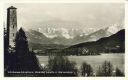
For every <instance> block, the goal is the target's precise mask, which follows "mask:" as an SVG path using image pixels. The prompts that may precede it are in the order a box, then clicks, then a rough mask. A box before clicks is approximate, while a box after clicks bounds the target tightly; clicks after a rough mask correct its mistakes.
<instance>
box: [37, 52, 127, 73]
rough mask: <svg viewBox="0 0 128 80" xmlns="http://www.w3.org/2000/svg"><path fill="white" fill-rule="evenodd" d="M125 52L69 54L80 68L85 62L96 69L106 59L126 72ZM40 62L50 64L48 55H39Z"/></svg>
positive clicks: (69, 57)
mask: <svg viewBox="0 0 128 80" xmlns="http://www.w3.org/2000/svg"><path fill="white" fill-rule="evenodd" d="M124 55H125V54H101V55H95V56H92V55H90V56H68V59H69V60H70V61H75V62H76V67H77V68H80V66H81V64H82V63H83V62H87V63H88V64H90V65H91V66H92V68H93V70H94V71H96V70H97V69H98V66H99V65H101V64H102V63H103V62H104V61H105V60H106V61H110V62H111V63H112V64H113V66H114V68H115V67H118V68H119V69H120V70H121V71H123V72H124V60H125V59H124V58H125V56H124ZM37 58H38V59H39V62H40V64H42V65H46V64H48V56H37Z"/></svg>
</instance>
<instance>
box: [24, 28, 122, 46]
mask: <svg viewBox="0 0 128 80" xmlns="http://www.w3.org/2000/svg"><path fill="white" fill-rule="evenodd" d="M112 29H113V31H114V33H113V31H112ZM48 30H50V31H44V32H43V31H42V32H41V31H37V30H32V29H30V30H28V31H26V34H27V37H28V41H29V43H37V44H58V45H74V44H78V43H82V42H90V41H97V40H98V39H100V38H103V37H108V36H111V35H112V34H115V33H116V32H118V31H119V30H120V29H119V27H118V26H116V27H115V26H111V27H107V28H103V29H99V30H97V31H94V32H92V33H88V34H87V33H86V34H85V32H82V31H81V30H78V29H72V30H70V31H69V32H68V30H67V29H64V28H61V30H60V31H59V32H58V31H56V30H55V29H54V28H52V29H50V28H48ZM80 32H81V33H80ZM49 36H50V37H49Z"/></svg>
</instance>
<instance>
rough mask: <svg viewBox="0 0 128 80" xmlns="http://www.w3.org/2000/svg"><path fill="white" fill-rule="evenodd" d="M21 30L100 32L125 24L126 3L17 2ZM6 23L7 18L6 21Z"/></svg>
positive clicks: (7, 5) (15, 5)
mask: <svg viewBox="0 0 128 80" xmlns="http://www.w3.org/2000/svg"><path fill="white" fill-rule="evenodd" d="M9 6H14V7H16V8H17V22H18V28H20V27H23V28H24V29H26V30H27V29H44V28H46V27H54V28H60V27H62V28H66V29H72V28H77V29H78V28H79V29H83V28H86V29H101V28H104V27H108V26H109V25H112V24H119V25H120V24H123V22H124V13H125V12H124V3H16V4H6V5H5V6H4V10H5V11H4V12H5V16H6V13H7V12H6V9H7V8H8V7H9ZM5 22H6V18H5Z"/></svg>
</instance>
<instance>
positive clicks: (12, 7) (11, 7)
mask: <svg viewBox="0 0 128 80" xmlns="http://www.w3.org/2000/svg"><path fill="white" fill-rule="evenodd" d="M8 9H17V8H16V7H14V6H10V7H9V8H8Z"/></svg>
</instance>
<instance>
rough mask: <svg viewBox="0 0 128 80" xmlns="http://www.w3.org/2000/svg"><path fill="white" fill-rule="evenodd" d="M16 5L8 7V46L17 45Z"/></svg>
mask: <svg viewBox="0 0 128 80" xmlns="http://www.w3.org/2000/svg"><path fill="white" fill-rule="evenodd" d="M16 9H17V8H15V7H13V6H11V7H9V8H8V9H7V37H8V46H11V47H14V46H15V42H14V41H15V37H16V32H17V12H16Z"/></svg>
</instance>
